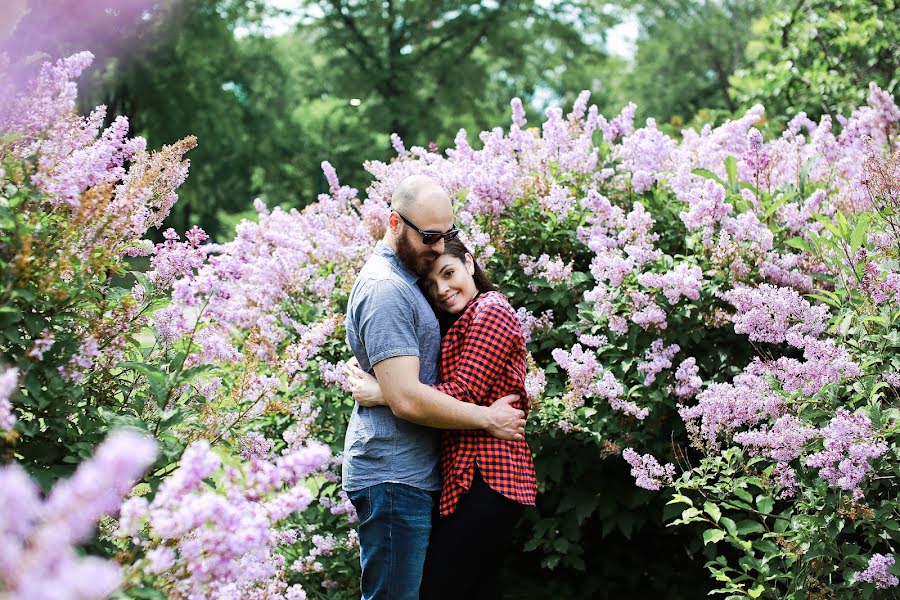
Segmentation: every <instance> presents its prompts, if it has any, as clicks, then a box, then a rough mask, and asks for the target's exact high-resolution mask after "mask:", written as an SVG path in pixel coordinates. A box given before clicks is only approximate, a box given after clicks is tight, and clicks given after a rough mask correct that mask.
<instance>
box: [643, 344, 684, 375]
mask: <svg viewBox="0 0 900 600" xmlns="http://www.w3.org/2000/svg"><path fill="white" fill-rule="evenodd" d="M680 350H681V346H679V345H678V344H672V345H671V346H666V345H665V344H664V343H663V341H662V340H661V339H660V340H653V343H651V344H650V347H649V348H647V350H646V351H645V352H644V362H642V363H639V364H638V366H637V370H638V371H640V372H641V373H643V374H644V385H650V384H652V383H653V382H654V381H656V376H657V375H658V374H659V373H661V372H662V371H665V370H666V369H671V368H672V358H673V357H674V356H675V355H676V354H678V352H679V351H680Z"/></svg>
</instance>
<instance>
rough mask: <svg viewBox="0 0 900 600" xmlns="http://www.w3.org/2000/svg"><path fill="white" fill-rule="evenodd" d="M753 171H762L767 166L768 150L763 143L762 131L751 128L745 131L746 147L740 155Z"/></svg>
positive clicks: (768, 159)
mask: <svg viewBox="0 0 900 600" xmlns="http://www.w3.org/2000/svg"><path fill="white" fill-rule="evenodd" d="M741 158H742V160H743V161H744V163H745V164H746V165H747V166H748V167H750V169H751V170H752V171H753V172H754V173H757V174H759V173H762V172H763V171H765V170H766V168H768V166H769V162H770V157H769V152H768V150H767V149H766V147H765V145H764V144H763V138H762V133H760V131H759V129H756V128H752V129H750V131H748V132H747V149H746V150H745V151H744V154H743V156H742V157H741Z"/></svg>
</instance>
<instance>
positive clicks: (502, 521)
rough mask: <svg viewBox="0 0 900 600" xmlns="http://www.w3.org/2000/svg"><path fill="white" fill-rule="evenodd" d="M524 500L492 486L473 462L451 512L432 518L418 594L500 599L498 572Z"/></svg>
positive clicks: (428, 599)
mask: <svg viewBox="0 0 900 600" xmlns="http://www.w3.org/2000/svg"><path fill="white" fill-rule="evenodd" d="M523 508H524V507H523V506H522V505H521V504H519V503H518V502H516V501H514V500H510V499H509V498H507V497H506V496H503V495H502V494H500V493H499V492H496V491H494V490H492V489H491V488H490V487H489V486H488V485H487V484H486V483H485V482H484V480H483V479H482V477H481V472H480V471H479V470H478V467H477V466H476V467H475V476H474V477H473V479H472V487H471V488H469V492H468V493H467V494H464V495H463V496H462V498H460V499H459V503H458V504H457V505H456V510H455V511H454V512H453V514H450V515H447V516H446V517H441V516H439V515H437V514H435V516H434V518H433V519H432V526H431V539H430V540H429V542H428V553H427V554H426V556H425V571H424V573H423V575H422V588H421V590H420V592H419V600H442V599H443V598H447V599H448V600H450V599H453V600H460V599H462V600H481V599H484V600H498V599H499V598H502V596H503V592H502V587H501V581H500V573H501V570H502V568H503V563H504V559H505V558H506V556H507V555H508V554H509V551H510V549H511V547H512V533H513V529H514V528H515V526H516V523H517V522H518V521H519V516H520V515H521V514H522V510H523Z"/></svg>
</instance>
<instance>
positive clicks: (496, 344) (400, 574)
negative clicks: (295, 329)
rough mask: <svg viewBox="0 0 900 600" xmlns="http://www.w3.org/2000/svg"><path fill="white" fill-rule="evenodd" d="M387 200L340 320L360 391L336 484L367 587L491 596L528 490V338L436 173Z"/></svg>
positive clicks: (415, 594)
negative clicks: (469, 243) (349, 510)
mask: <svg viewBox="0 0 900 600" xmlns="http://www.w3.org/2000/svg"><path fill="white" fill-rule="evenodd" d="M390 209H391V211H390V216H389V220H388V228H387V231H386V232H385V236H384V239H382V240H381V241H379V242H378V243H377V245H376V246H375V251H374V253H373V255H372V257H371V258H370V259H369V260H368V262H367V263H366V264H365V266H364V267H363V268H362V270H361V271H360V273H359V276H358V278H357V280H356V283H355V285H354V286H353V291H352V292H351V294H350V299H349V303H348V307H347V319H346V327H347V341H348V343H349V345H350V348H351V349H352V351H353V354H354V357H355V360H352V361H351V362H350V363H349V364H348V366H347V372H348V376H349V379H350V382H351V386H352V388H353V395H354V398H355V399H356V401H357V402H356V404H355V406H354V408H353V414H352V415H351V417H350V423H349V425H348V428H347V435H346V439H345V441H344V463H343V488H344V490H345V491H346V492H347V495H348V496H349V498H350V501H351V502H352V503H353V505H354V507H355V508H356V511H357V514H358V516H359V542H360V563H361V566H362V582H361V591H362V599H363V600H401V599H403V600H406V599H409V600H416V599H417V598H421V599H422V600H434V599H440V598H464V599H466V600H475V599H478V598H499V597H501V595H502V591H501V581H500V568H501V565H502V564H503V558H504V557H505V555H506V554H507V553H508V550H509V547H510V538H511V535H512V531H513V528H514V527H515V524H516V522H517V521H518V518H519V516H520V514H521V511H522V509H523V507H524V506H525V505H533V504H534V502H535V496H536V494H537V482H536V480H535V474H534V465H533V463H532V459H531V451H530V450H529V448H528V445H527V444H526V442H525V417H526V411H527V409H528V404H527V402H528V399H527V396H526V394H525V372H526V359H525V356H526V354H525V340H524V337H523V335H522V332H521V329H520V326H519V321H518V319H517V317H516V313H515V311H514V310H513V309H512V307H511V306H510V304H509V302H508V301H507V300H506V298H505V297H504V296H503V295H502V294H500V293H499V292H497V291H496V290H495V288H494V286H493V285H492V284H491V282H490V280H489V279H488V278H487V276H486V275H485V274H484V272H483V271H482V269H481V267H480V266H479V265H478V262H477V261H476V260H475V258H474V257H473V256H472V253H471V252H470V251H469V250H468V249H467V248H466V247H465V246H464V245H463V244H462V243H461V242H460V241H459V240H458V239H457V235H458V233H459V232H458V231H457V229H456V228H454V226H453V208H452V205H451V202H450V198H449V196H448V195H447V192H446V191H445V190H444V189H443V188H442V187H441V186H440V185H439V184H438V183H437V182H436V181H435V180H434V179H432V178H430V177H427V176H424V175H414V176H411V177H407V178H406V179H404V180H403V181H401V182H400V184H399V185H398V186H397V188H396V189H395V190H394V193H393V195H392V197H391V206H390ZM373 373H374V376H373V375H372V374H373Z"/></svg>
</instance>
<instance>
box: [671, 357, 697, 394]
mask: <svg viewBox="0 0 900 600" xmlns="http://www.w3.org/2000/svg"><path fill="white" fill-rule="evenodd" d="M702 388H703V380H702V379H701V378H700V369H699V367H697V359H695V358H694V357H693V356H691V357H688V358H686V359H684V360H683V361H681V364H679V365H678V368H677V369H676V370H675V385H674V386H673V387H672V392H673V393H674V394H675V395H676V396H677V397H678V398H680V399H681V400H688V399H690V398H693V397H694V396H696V395H697V394H698V393H699V392H700V390H701V389H702Z"/></svg>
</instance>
